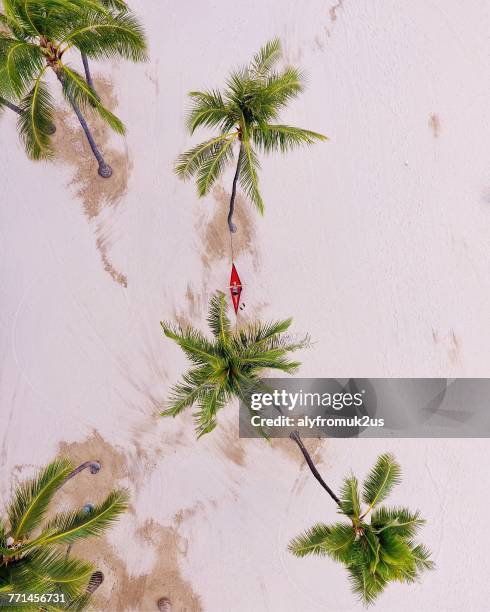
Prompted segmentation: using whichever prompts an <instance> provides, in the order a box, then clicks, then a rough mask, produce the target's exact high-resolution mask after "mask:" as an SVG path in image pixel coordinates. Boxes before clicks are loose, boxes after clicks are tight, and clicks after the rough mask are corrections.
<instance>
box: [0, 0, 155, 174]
mask: <svg viewBox="0 0 490 612" xmlns="http://www.w3.org/2000/svg"><path fill="white" fill-rule="evenodd" d="M3 9H4V12H3V14H2V13H0V23H1V24H2V25H3V30H2V31H1V32H0V96H1V97H2V98H3V100H5V101H7V102H9V104H14V103H15V102H16V101H17V100H19V102H18V108H19V109H20V113H19V118H18V129H19V133H20V136H21V138H22V140H23V142H24V145H25V148H26V151H27V153H28V155H29V156H30V157H32V158H33V159H41V158H49V157H50V156H51V155H52V153H53V150H52V143H51V134H52V132H53V124H54V114H55V108H54V102H53V98H52V96H51V93H50V90H49V87H48V84H47V81H46V76H47V73H48V71H50V70H51V71H53V72H54V74H55V75H56V77H57V79H58V81H59V82H60V84H61V87H62V90H63V94H64V96H65V98H66V99H67V100H68V102H69V104H70V105H71V107H72V108H73V110H74V112H75V114H76V116H77V118H78V120H79V121H80V124H81V126H82V128H83V130H84V132H85V136H86V138H87V140H88V143H89V145H90V148H91V149H92V152H93V154H94V156H95V158H96V160H97V162H98V166H99V168H98V172H99V175H100V176H102V177H104V178H108V177H109V176H111V174H112V168H111V167H110V166H109V165H108V164H107V163H106V162H105V160H104V158H103V156H102V153H101V152H100V151H99V149H98V147H97V145H96V143H95V141H94V138H93V137H92V134H91V132H90V129H89V127H88V124H87V121H86V119H85V117H84V114H83V112H84V111H85V110H90V111H91V112H93V113H95V114H96V115H97V116H98V117H99V118H101V119H102V120H103V121H105V122H106V123H107V124H108V125H109V126H110V127H111V128H112V129H113V130H115V131H116V132H117V133H119V134H123V133H124V125H123V124H122V122H121V121H120V119H118V118H117V117H116V116H115V115H113V114H112V113H111V112H110V111H109V110H108V109H107V108H105V107H104V106H103V105H102V103H101V102H100V100H99V98H98V96H97V94H96V93H95V91H94V90H93V88H92V87H91V86H90V85H88V84H87V82H86V81H85V79H84V78H83V76H82V75H80V74H79V73H78V72H77V71H76V70H75V69H74V68H73V67H72V66H71V65H70V64H68V63H67V61H66V58H69V56H70V51H71V50H72V49H78V50H79V51H80V52H82V53H84V54H85V56H86V57H90V58H93V59H107V58H112V57H123V58H125V59H129V60H132V61H140V60H144V59H145V57H146V56H145V49H146V43H145V37H144V34H143V30H142V28H141V26H140V25H139V23H138V22H137V20H136V19H135V18H134V17H133V16H132V15H131V14H129V13H128V12H124V13H123V12H121V11H118V10H113V9H111V8H108V7H106V6H104V5H103V4H101V2H99V0H36V1H35V2H34V1H33V0H28V1H27V2H26V1H25V0H3Z"/></svg>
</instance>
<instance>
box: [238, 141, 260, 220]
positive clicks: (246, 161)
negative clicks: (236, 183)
mask: <svg viewBox="0 0 490 612" xmlns="http://www.w3.org/2000/svg"><path fill="white" fill-rule="evenodd" d="M242 148H243V152H244V154H243V156H242V164H241V171H240V184H241V186H242V189H243V191H244V192H245V193H246V195H247V197H248V198H249V200H250V201H251V202H252V204H254V205H255V207H256V208H257V210H258V211H259V213H260V214H261V215H263V214H264V202H263V200H262V196H261V195H260V191H259V178H258V175H257V172H258V170H259V169H260V164H259V160H258V158H257V154H256V153H255V151H254V150H253V149H252V147H251V146H250V143H249V142H247V141H242Z"/></svg>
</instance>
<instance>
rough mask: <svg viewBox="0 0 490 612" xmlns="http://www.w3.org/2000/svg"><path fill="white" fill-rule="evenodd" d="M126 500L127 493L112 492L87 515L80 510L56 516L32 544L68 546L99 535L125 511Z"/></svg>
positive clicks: (121, 491)
mask: <svg viewBox="0 0 490 612" xmlns="http://www.w3.org/2000/svg"><path fill="white" fill-rule="evenodd" d="M128 499H129V497H128V493H127V491H125V490H119V491H113V492H112V493H110V494H109V495H108V496H107V498H106V499H105V501H103V502H102V503H101V504H100V505H98V506H95V508H94V509H93V510H92V511H91V512H89V513H87V512H86V511H85V510H83V509H82V510H79V511H76V512H64V513H61V514H58V515H56V516H55V517H54V518H53V519H52V520H51V521H49V522H48V523H47V525H46V528H45V529H44V531H43V532H42V533H41V535H40V536H39V538H37V539H36V540H35V541H34V542H33V544H34V545H36V546H40V545H42V546H46V545H48V544H70V543H72V542H75V541H76V540H79V539H81V538H88V537H90V536H98V535H101V534H102V533H104V531H106V530H107V529H108V528H109V527H110V526H111V525H112V524H113V523H114V522H115V521H116V520H117V518H118V517H119V516H120V515H121V514H122V513H123V512H125V511H126V510H127V508H128Z"/></svg>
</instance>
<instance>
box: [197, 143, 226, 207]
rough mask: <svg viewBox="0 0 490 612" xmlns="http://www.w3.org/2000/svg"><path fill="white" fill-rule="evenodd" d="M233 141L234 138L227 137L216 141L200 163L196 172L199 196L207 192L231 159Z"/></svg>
mask: <svg viewBox="0 0 490 612" xmlns="http://www.w3.org/2000/svg"><path fill="white" fill-rule="evenodd" d="M234 141H235V139H234V138H229V139H226V140H222V141H221V142H218V143H216V144H215V145H214V146H213V147H212V149H211V150H210V151H209V154H208V155H207V156H206V159H204V160H203V161H202V163H201V164H200V166H199V170H198V173H197V190H198V193H199V195H200V196H205V195H207V194H208V193H209V191H210V189H211V187H212V186H213V185H214V184H215V183H216V180H217V179H218V178H219V177H220V176H221V174H222V173H223V170H224V169H225V168H226V165H227V164H228V162H229V161H230V160H231V159H233V144H234Z"/></svg>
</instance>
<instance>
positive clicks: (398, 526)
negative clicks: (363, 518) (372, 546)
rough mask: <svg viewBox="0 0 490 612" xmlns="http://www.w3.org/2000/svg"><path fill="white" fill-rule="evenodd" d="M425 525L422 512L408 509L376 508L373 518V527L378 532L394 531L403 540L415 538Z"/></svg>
mask: <svg viewBox="0 0 490 612" xmlns="http://www.w3.org/2000/svg"><path fill="white" fill-rule="evenodd" d="M424 524H425V520H424V519H422V518H420V512H419V511H418V510H417V511H416V512H411V511H410V510H409V509H408V508H398V507H397V508H386V507H384V506H381V507H380V508H376V509H375V510H374V512H373V514H372V516H371V525H372V526H373V528H374V529H375V530H376V531H384V530H385V529H392V530H394V532H395V533H397V534H398V535H400V536H401V537H403V538H413V537H414V536H415V535H416V533H417V531H418V530H419V528H420V527H421V526H422V525H424Z"/></svg>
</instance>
